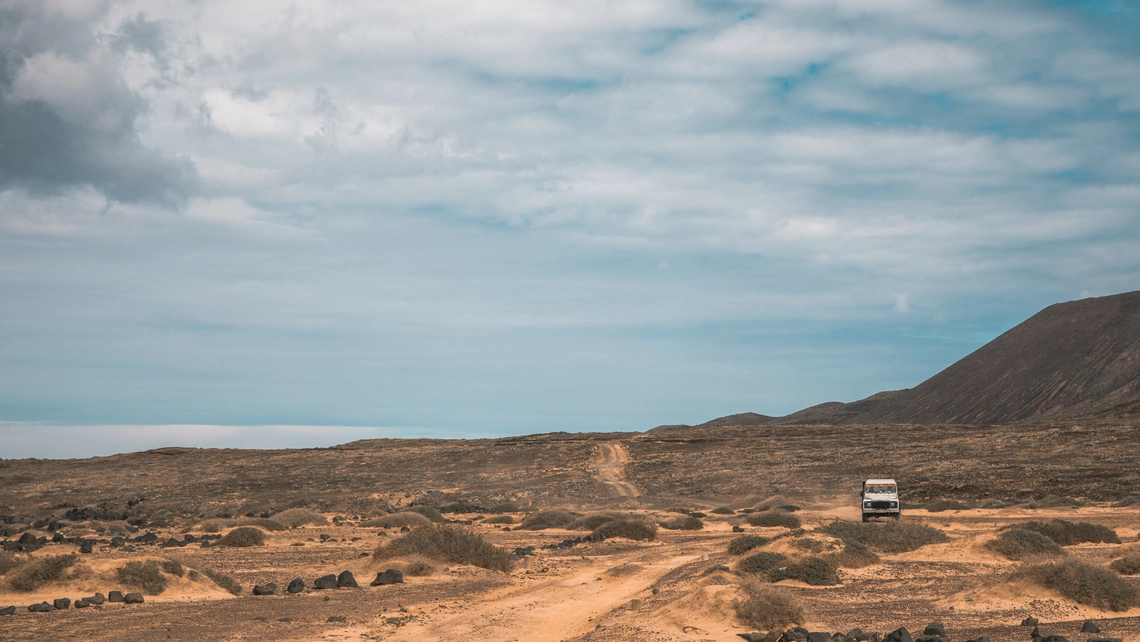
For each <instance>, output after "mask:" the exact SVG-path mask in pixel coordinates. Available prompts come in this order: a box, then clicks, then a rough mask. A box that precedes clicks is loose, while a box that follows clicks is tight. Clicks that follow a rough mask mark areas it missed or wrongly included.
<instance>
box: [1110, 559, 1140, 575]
mask: <svg viewBox="0 0 1140 642" xmlns="http://www.w3.org/2000/svg"><path fill="white" fill-rule="evenodd" d="M1109 567H1110V568H1111V569H1112V570H1114V571H1116V572H1117V573H1120V574H1121V575H1140V555H1136V554H1132V555H1125V556H1124V557H1122V558H1120V559H1118V560H1113V561H1112V564H1109Z"/></svg>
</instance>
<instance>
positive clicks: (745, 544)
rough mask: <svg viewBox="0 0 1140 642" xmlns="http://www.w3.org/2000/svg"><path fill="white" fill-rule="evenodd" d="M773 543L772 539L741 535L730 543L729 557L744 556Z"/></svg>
mask: <svg viewBox="0 0 1140 642" xmlns="http://www.w3.org/2000/svg"><path fill="white" fill-rule="evenodd" d="M770 541H772V539H771V538H770V537H762V536H760V535H741V536H740V537H737V538H735V539H733V540H732V541H731V542H729V543H728V554H729V555H743V554H744V553H747V552H748V551H750V550H752V549H754V548H756V547H757V546H763V545H765V544H767V543H768V542H770Z"/></svg>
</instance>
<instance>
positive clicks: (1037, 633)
mask: <svg viewBox="0 0 1140 642" xmlns="http://www.w3.org/2000/svg"><path fill="white" fill-rule="evenodd" d="M1051 635H1053V632H1052V631H1050V630H1049V629H1043V628H1041V627H1039V626H1035V627H1033V630H1032V631H1030V632H1029V637H1031V638H1033V639H1035V640H1036V639H1037V638H1047V637H1049V636H1051Z"/></svg>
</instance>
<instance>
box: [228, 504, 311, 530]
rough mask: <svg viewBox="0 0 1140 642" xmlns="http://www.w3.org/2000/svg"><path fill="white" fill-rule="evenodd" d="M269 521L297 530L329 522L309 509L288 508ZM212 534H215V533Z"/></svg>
mask: <svg viewBox="0 0 1140 642" xmlns="http://www.w3.org/2000/svg"><path fill="white" fill-rule="evenodd" d="M271 519H273V520H274V521H276V522H279V523H281V524H284V525H286V526H288V527H289V528H299V527H301V526H307V525H309V524H314V525H318V526H319V525H321V524H327V523H328V522H329V520H327V519H325V516H324V515H321V514H320V513H318V512H317V511H315V510H313V509H311V508H290V509H289V510H284V511H281V512H280V513H277V514H276V515H274V516H273V517H272V518H271ZM213 532H215V533H216V532H217V531H213Z"/></svg>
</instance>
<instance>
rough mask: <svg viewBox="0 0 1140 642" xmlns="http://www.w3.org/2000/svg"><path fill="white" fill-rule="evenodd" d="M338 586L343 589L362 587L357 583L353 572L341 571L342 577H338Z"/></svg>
mask: <svg viewBox="0 0 1140 642" xmlns="http://www.w3.org/2000/svg"><path fill="white" fill-rule="evenodd" d="M336 585H337V586H339V587H341V588H357V587H358V586H360V585H359V584H357V583H356V578H355V577H353V576H352V571H341V572H340V575H338V576H337V577H336Z"/></svg>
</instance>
